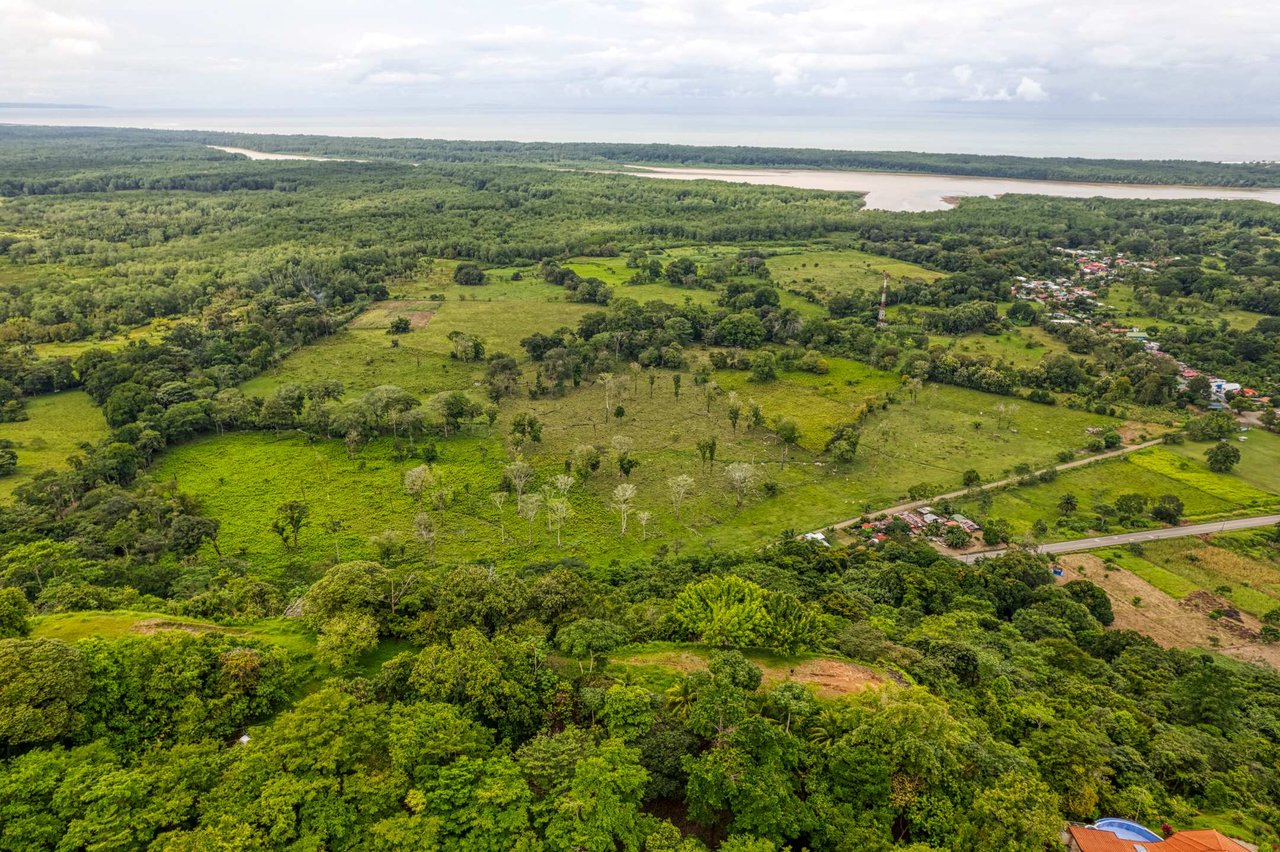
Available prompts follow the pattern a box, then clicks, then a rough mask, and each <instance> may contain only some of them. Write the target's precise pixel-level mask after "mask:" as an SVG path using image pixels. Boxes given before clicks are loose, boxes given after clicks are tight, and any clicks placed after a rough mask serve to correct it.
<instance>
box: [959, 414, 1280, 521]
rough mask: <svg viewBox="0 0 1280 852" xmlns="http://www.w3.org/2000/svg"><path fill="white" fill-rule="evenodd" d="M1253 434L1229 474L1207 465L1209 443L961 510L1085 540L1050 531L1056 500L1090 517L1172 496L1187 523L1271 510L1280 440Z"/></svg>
mask: <svg viewBox="0 0 1280 852" xmlns="http://www.w3.org/2000/svg"><path fill="white" fill-rule="evenodd" d="M1250 434H1251V435H1253V436H1254V437H1253V438H1251V439H1250V441H1248V442H1246V443H1244V444H1240V449H1241V455H1242V460H1241V463H1240V465H1239V466H1238V467H1237V468H1236V469H1235V470H1234V471H1232V472H1231V473H1226V474H1221V473H1214V472H1213V471H1211V470H1209V468H1208V466H1207V465H1206V464H1205V462H1204V450H1205V448H1206V447H1207V446H1208V445H1207V444H1196V443H1188V444H1183V445H1162V446H1159V447H1153V448H1151V449H1149V450H1142V451H1140V452H1137V453H1132V454H1130V455H1128V456H1125V457H1124V458H1122V459H1114V460H1109V461H1104V462H1099V463H1098V464H1096V465H1088V466H1086V467H1082V468H1078V469H1075V470H1071V471H1067V472H1066V473H1063V474H1062V475H1060V476H1059V477H1058V478H1057V479H1056V480H1054V481H1053V482H1050V483H1043V484H1036V485H1032V486H1025V487H1015V488H1009V489H1005V490H1003V491H1000V492H998V493H996V494H994V495H992V504H991V508H990V509H989V510H986V511H985V512H984V511H983V510H982V509H981V507H980V505H979V504H978V501H977V500H965V501H961V506H962V509H961V511H965V512H974V513H977V514H980V515H986V516H989V517H994V518H1002V519H1005V520H1007V521H1009V522H1010V523H1011V524H1012V528H1013V532H1014V533H1015V534H1016V535H1024V534H1027V533H1029V532H1030V530H1031V527H1032V525H1033V524H1034V523H1035V522H1036V520H1038V519H1043V520H1044V521H1045V522H1046V523H1047V524H1048V525H1049V527H1050V532H1049V534H1048V536H1046V540H1056V539H1063V538H1077V537H1079V535H1080V534H1079V533H1075V532H1071V531H1058V530H1055V529H1054V528H1053V527H1054V523H1055V521H1057V520H1058V518H1059V517H1060V514H1059V512H1058V502H1059V500H1060V499H1061V498H1062V496H1063V495H1064V494H1067V493H1071V494H1074V495H1075V496H1076V499H1077V501H1078V502H1079V506H1080V508H1079V510H1078V512H1077V514H1079V515H1081V516H1091V515H1092V514H1093V509H1092V507H1093V506H1095V505H1097V504H1099V503H1108V504H1113V503H1114V502H1115V499H1116V498H1117V497H1119V496H1120V495H1122V494H1145V495H1146V496H1147V497H1148V498H1149V499H1150V500H1155V499H1156V498H1158V497H1160V496H1161V495H1164V494H1173V495H1175V496H1177V497H1178V499H1180V500H1182V502H1183V504H1184V506H1185V507H1186V515H1185V519H1186V520H1188V521H1196V520H1210V519H1213V518H1221V517H1232V516H1237V515H1246V514H1261V513H1265V512H1269V511H1274V510H1275V509H1276V508H1277V507H1280V496H1278V495H1280V484H1278V483H1276V479H1277V478H1278V477H1280V473H1278V472H1277V469H1276V465H1275V458H1276V454H1277V453H1280V437H1278V436H1275V435H1263V434H1261V433H1256V432H1255V433H1250ZM1154 526H1159V524H1158V523H1157V522H1155V521H1154V520H1152V519H1151V518H1149V517H1147V518H1145V520H1140V521H1138V522H1137V523H1136V524H1134V525H1131V526H1130V527H1129V528H1143V527H1154Z"/></svg>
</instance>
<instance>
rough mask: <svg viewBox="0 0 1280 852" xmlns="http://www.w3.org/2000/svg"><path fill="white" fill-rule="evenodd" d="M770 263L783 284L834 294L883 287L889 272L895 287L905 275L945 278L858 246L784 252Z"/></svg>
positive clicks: (941, 274) (778, 280)
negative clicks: (859, 248)
mask: <svg viewBox="0 0 1280 852" xmlns="http://www.w3.org/2000/svg"><path fill="white" fill-rule="evenodd" d="M768 265H769V271H770V272H771V273H773V280H774V281H775V282H777V283H778V284H779V285H780V286H783V287H788V288H797V289H809V288H816V289H822V290H827V291H830V292H832V293H849V292H853V291H856V290H879V289H880V286H881V284H882V283H883V281H884V273H886V272H888V273H889V277H890V279H891V282H890V283H891V286H892V285H896V284H899V283H900V281H901V279H903V278H920V279H923V280H925V281H934V280H936V279H938V278H942V277H944V274H943V273H941V272H935V271H933V270H931V269H925V268H924V267H923V266H917V265H915V264H913V263H907V262H905V261H901V260H894V259H893V258H888V257H882V256H880V255H875V254H867V253H866V252H861V251H856V250H854V249H817V250H804V249H801V250H798V251H794V252H785V251H784V252H782V253H779V254H778V255H776V256H774V257H770V258H769V260H768Z"/></svg>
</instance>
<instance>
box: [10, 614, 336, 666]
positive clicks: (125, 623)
mask: <svg viewBox="0 0 1280 852" xmlns="http://www.w3.org/2000/svg"><path fill="white" fill-rule="evenodd" d="M157 630H187V631H190V632H192V633H206V632H216V633H229V634H232V635H235V636H243V637H245V638H246V639H254V640H257V641H260V642H264V643H267V644H271V645H279V646H281V647H282V648H285V649H287V650H289V651H292V652H294V653H297V654H303V655H310V654H311V652H312V651H314V650H315V636H314V635H313V634H312V633H311V631H309V630H308V629H307V628H306V627H305V626H304V625H303V624H302V622H300V621H291V620H289V619H284V618H268V619H262V620H261V621H256V622H254V623H252V624H249V625H244V626H236V627H224V626H222V625H219V624H215V623H213V622H211V621H202V620H200V619H195V618H183V617H182V616H177V615H166V614H164V613H157V612H131V611H128V610H112V611H110V612H95V611H87V612H62V613H56V614H54V615H41V616H37V617H36V618H34V619H32V621H31V635H32V636H35V637H37V638H40V639H61V640H62V641H64V642H75V641H77V640H80V639H86V638H89V637H94V638H102V639H119V638H122V637H124V636H138V635H146V634H148V633H154V632H155V631H157Z"/></svg>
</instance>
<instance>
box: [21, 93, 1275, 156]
mask: <svg viewBox="0 0 1280 852" xmlns="http://www.w3.org/2000/svg"><path fill="white" fill-rule="evenodd" d="M0 124H33V125H53V126H88V127H133V128H150V129H157V130H214V131H230V132H242V133H281V134H316V135H325V136H368V137H380V138H398V137H404V138H427V139H475V140H493V139H505V140H514V141H520V142H635V143H645V142H658V143H671V144H689V145H744V146H763V147H796V148H834V149H843V150H866V151H874V150H887V151H920V152H928V153H959V154H985V155H1001V154H1003V155H1015V156H1027V157H1085V158H1091V159H1093V158H1100V159H1106V158H1115V159H1158V160H1165V159H1189V160H1210V161H1217V162H1245V161H1262V160H1265V161H1280V126H1276V125H1275V124H1270V123H1258V124H1252V123H1244V122H1241V123H1233V124H1225V123H1220V124H1215V125H1209V126H1199V125H1182V124H1179V123H1177V122H1157V121H1144V122H1133V123H1129V122H1124V121H1118V120H1097V119H1089V120H1085V119H1035V120H1031V119H1026V118H1010V117H1004V116H997V115H993V116H982V117H974V116H960V115H955V114H945V113H944V114H903V115H813V114H803V115H789V116H778V115H756V114H735V113H709V114H688V113H635V112H626V111H623V110H618V111H609V110H599V109H596V110H576V111H568V110H561V111H547V110H538V109H526V110H522V109H511V108H506V107H503V108H496V107H476V108H471V109H448V110H437V109H402V110H388V109H376V110H375V109H369V110H353V109H345V108H344V109H337V108H334V109H150V110H142V109H114V108H110V107H84V106H79V105H77V106H76V107H74V108H70V107H63V108H56V107H45V106H41V107H33V106H12V105H10V106H5V107H4V108H0Z"/></svg>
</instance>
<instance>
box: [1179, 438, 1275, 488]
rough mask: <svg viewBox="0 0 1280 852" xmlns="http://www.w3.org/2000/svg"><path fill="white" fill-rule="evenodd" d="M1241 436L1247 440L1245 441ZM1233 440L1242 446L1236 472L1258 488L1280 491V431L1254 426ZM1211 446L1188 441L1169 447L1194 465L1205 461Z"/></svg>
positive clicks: (1238, 447)
mask: <svg viewBox="0 0 1280 852" xmlns="http://www.w3.org/2000/svg"><path fill="white" fill-rule="evenodd" d="M1240 438H1244V440H1243V441H1241V440H1240ZM1232 443H1233V444H1234V445H1235V447H1236V448H1237V449H1238V450H1240V463H1239V464H1238V465H1236V467H1235V469H1234V470H1233V471H1232V474H1233V475H1234V476H1236V477H1238V478H1239V479H1242V480H1244V481H1245V482H1247V483H1248V484H1249V485H1252V486H1253V487H1254V488H1257V489H1260V490H1262V491H1267V492H1270V493H1272V494H1280V435H1276V434H1275V433H1272V432H1265V431H1263V430H1262V429H1250V430H1249V431H1248V432H1244V433H1240V434H1237V435H1236V436H1235V437H1234V438H1233V439H1232ZM1211 446H1213V444H1211V443H1204V442H1199V441H1188V442H1187V443H1185V444H1178V445H1176V446H1171V447H1169V449H1171V450H1173V452H1175V453H1177V454H1178V455H1179V456H1181V457H1182V458H1183V459H1185V460H1186V461H1188V462H1190V463H1191V464H1192V466H1193V467H1194V466H1195V465H1196V464H1197V463H1198V464H1200V465H1203V464H1204V454H1205V452H1206V451H1207V450H1208V449H1209V448H1210V447H1211Z"/></svg>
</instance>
